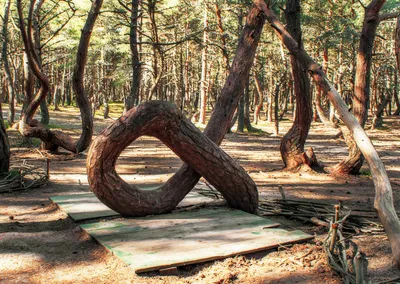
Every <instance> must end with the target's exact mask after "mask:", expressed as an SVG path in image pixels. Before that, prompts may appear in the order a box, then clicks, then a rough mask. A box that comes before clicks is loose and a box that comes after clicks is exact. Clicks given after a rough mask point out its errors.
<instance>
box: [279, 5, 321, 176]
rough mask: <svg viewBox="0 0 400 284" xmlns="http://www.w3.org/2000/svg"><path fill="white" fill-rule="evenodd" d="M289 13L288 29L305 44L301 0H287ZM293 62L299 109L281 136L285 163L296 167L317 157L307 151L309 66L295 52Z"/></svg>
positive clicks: (299, 41)
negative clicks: (291, 123) (303, 40)
mask: <svg viewBox="0 0 400 284" xmlns="http://www.w3.org/2000/svg"><path fill="white" fill-rule="evenodd" d="M285 15H286V20H287V29H288V32H289V33H290V34H291V36H292V37H293V38H294V39H296V41H297V42H298V43H299V44H300V48H302V44H301V43H302V39H301V24H300V0H287V2H286V10H285ZM290 62H291V65H292V77H293V81H294V95H295V97H296V113H295V119H294V121H293V125H292V127H291V128H290V130H289V131H288V132H287V133H286V134H285V136H284V137H283V138H282V140H281V144H280V151H281V156H282V160H283V163H284V165H285V167H286V168H287V169H294V168H298V167H299V166H301V165H303V164H306V165H308V166H311V165H312V161H313V160H314V157H307V155H306V153H305V152H304V144H305V142H306V139H307V136H308V131H309V130H310V126H311V121H312V102H311V89H310V79H309V78H308V74H307V73H306V70H304V69H303V68H302V67H301V64H300V63H299V62H298V61H297V60H296V58H295V57H294V56H293V55H291V56H290Z"/></svg>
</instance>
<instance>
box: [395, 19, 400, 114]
mask: <svg viewBox="0 0 400 284" xmlns="http://www.w3.org/2000/svg"><path fill="white" fill-rule="evenodd" d="M394 45H395V53H396V61H397V72H398V73H397V74H396V75H395V78H396V87H397V82H398V75H399V73H400V15H399V16H398V17H397V23H396V34H395V41H394ZM397 91H398V88H396V89H395V93H394V99H395V102H396V111H395V112H394V115H399V114H400V102H399V97H398V94H397Z"/></svg>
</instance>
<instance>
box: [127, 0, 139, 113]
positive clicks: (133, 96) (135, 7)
mask: <svg viewBox="0 0 400 284" xmlns="http://www.w3.org/2000/svg"><path fill="white" fill-rule="evenodd" d="M138 11H139V0H132V5H131V22H130V27H129V28H130V31H129V46H130V49H131V63H132V81H131V91H130V93H129V95H128V97H127V98H126V100H125V106H124V113H125V112H127V111H128V110H130V109H131V108H132V107H133V106H135V105H137V104H138V102H139V92H140V73H141V65H140V61H139V51H138V44H137V29H138V14H139V13H138Z"/></svg>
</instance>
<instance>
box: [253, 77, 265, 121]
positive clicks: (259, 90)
mask: <svg viewBox="0 0 400 284" xmlns="http://www.w3.org/2000/svg"><path fill="white" fill-rule="evenodd" d="M254 80H255V84H256V90H257V95H258V96H257V97H258V100H257V104H256V105H255V107H254V120H253V122H254V124H258V119H259V117H260V112H261V109H262V107H263V103H264V92H263V87H262V85H261V82H260V80H259V79H258V77H257V76H255V77H254Z"/></svg>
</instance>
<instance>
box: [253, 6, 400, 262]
mask: <svg viewBox="0 0 400 284" xmlns="http://www.w3.org/2000/svg"><path fill="white" fill-rule="evenodd" d="M255 3H256V5H257V6H258V7H259V8H260V9H262V10H263V11H264V13H265V15H266V18H267V20H268V22H269V23H270V24H271V26H272V27H273V28H274V30H275V31H276V34H277V36H278V37H279V38H280V40H281V41H282V42H283V43H284V44H285V46H286V48H287V49H288V50H289V52H290V53H291V54H293V55H294V56H295V57H296V58H297V60H298V61H299V62H300V63H301V66H302V67H303V69H305V70H307V71H308V72H309V73H310V75H311V77H312V78H313V79H314V81H315V82H316V83H317V85H318V86H319V87H320V88H321V89H323V90H324V92H325V93H326V94H327V96H328V99H329V100H330V102H331V103H332V104H333V105H334V106H335V108H336V110H337V111H338V112H339V115H340V117H341V119H342V120H343V122H344V123H345V124H346V126H347V128H348V129H349V130H350V132H351V133H352V134H353V136H354V138H355V141H356V143H357V145H358V147H359V149H360V150H361V151H362V153H363V154H364V156H365V159H366V160H367V162H368V164H369V167H370V170H371V174H372V177H373V181H374V185H375V201H374V207H375V210H376V211H377V212H378V216H379V219H380V221H381V222H382V224H383V227H384V228H385V231H386V233H387V235H388V237H389V242H390V245H391V248H392V253H393V256H394V259H395V261H396V264H397V266H398V267H400V221H399V218H398V216H397V214H396V211H395V208H394V204H393V192H392V187H391V185H390V181H389V177H388V175H387V173H386V170H385V167H384V165H383V163H382V161H381V159H380V158H379V155H378V153H377V152H376V150H375V148H374V146H373V145H372V143H371V140H370V139H369V138H368V136H367V134H366V133H365V131H364V129H363V127H362V126H361V125H360V124H359V123H358V120H357V119H356V118H355V117H354V116H353V115H352V114H351V113H350V112H349V111H348V108H347V106H346V104H345V103H344V101H343V99H342V98H341V96H340V94H338V93H337V91H336V90H335V87H334V86H333V85H332V84H331V83H330V82H329V80H328V79H327V78H326V75H325V74H324V72H323V71H322V68H321V66H319V65H318V64H317V63H316V62H315V61H314V60H313V59H312V58H311V57H310V56H309V55H308V54H307V53H306V51H305V50H304V49H302V48H300V47H299V46H298V45H297V42H296V41H295V40H294V39H293V38H292V37H291V36H290V34H289V33H288V32H287V31H286V30H285V27H284V26H283V25H282V23H280V22H279V20H278V18H277V17H276V16H275V14H274V13H273V12H272V11H271V10H270V8H269V6H268V5H267V4H265V2H264V1H263V0H256V1H255Z"/></svg>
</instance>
